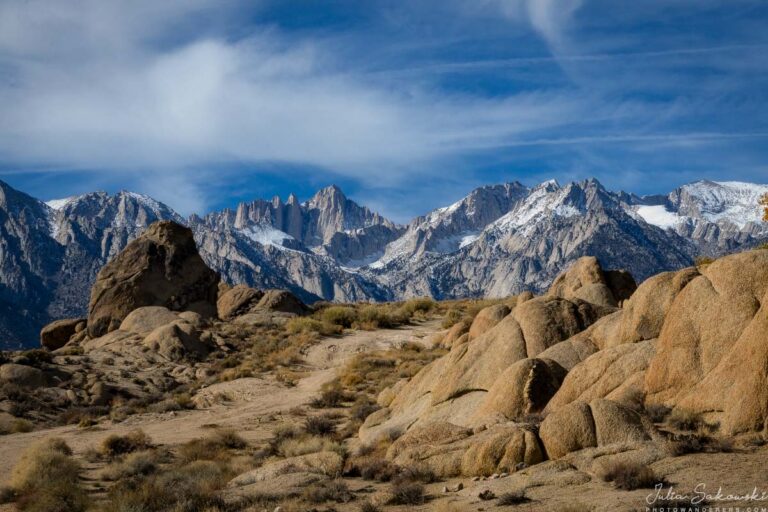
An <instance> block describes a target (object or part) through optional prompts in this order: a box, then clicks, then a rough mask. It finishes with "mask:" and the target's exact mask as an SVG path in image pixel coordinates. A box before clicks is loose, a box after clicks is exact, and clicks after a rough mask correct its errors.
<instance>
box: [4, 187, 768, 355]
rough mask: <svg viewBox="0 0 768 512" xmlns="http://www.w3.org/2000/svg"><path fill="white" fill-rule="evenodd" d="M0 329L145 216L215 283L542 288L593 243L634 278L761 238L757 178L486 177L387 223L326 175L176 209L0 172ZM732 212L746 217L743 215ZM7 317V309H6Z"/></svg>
mask: <svg viewBox="0 0 768 512" xmlns="http://www.w3.org/2000/svg"><path fill="white" fill-rule="evenodd" d="M0 190H2V198H1V200H0V215H2V218H3V231H2V232H1V233H0V234H2V243H3V249H4V250H3V251H0V277H2V282H3V283H4V285H3V288H2V290H0V336H2V337H3V346H6V347H8V346H17V345H25V346H31V345H34V344H36V342H37V340H36V330H37V329H39V327H41V326H42V324H43V323H45V321H47V320H50V319H56V318H62V317H67V316H79V315H80V314H82V312H83V311H84V310H85V306H86V301H87V293H86V292H87V289H88V288H89V287H90V285H91V283H92V282H93V279H94V277H95V275H96V272H98V270H99V269H100V268H101V267H102V266H103V265H104V264H106V262H107V261H109V259H110V258H111V257H113V256H114V255H115V254H117V253H118V252H119V251H120V250H122V248H124V247H125V245H126V244H127V243H128V242H129V241H131V240H133V239H134V238H136V237H137V236H138V235H139V234H140V233H142V232H143V231H144V229H146V227H147V226H149V225H150V224H151V223H152V222H155V221H157V220H174V221H176V222H180V223H183V224H186V225H188V226H189V227H190V228H191V229H192V230H193V233H194V235H195V240H196V242H197V244H198V247H199V249H200V252H201V255H202V256H203V258H204V260H205V261H206V263H207V264H208V265H210V266H211V267H212V268H214V269H215V270H217V271H218V272H220V273H221V274H222V276H223V278H224V279H225V280H226V281H229V282H230V283H233V284H235V283H244V284H248V285H251V286H257V287H261V288H284V289H288V290H291V291H292V292H294V293H296V294H297V295H298V296H299V297H301V298H302V300H305V301H307V302H313V301H317V300H331V301H338V302H352V301H368V300H373V301H382V300H397V299H402V298H407V297H411V296H416V295H428V296H432V297H435V298H440V299H445V298H459V297H480V296H499V295H507V294H512V293H518V292H520V291H523V290H532V291H537V292H538V291H541V290H542V289H545V288H546V287H547V286H548V285H549V284H550V282H551V280H552V279H554V277H555V276H556V275H557V274H558V273H559V272H561V271H562V270H563V268H565V266H567V265H568V264H569V263H571V262H572V261H574V260H575V259H577V258H578V257H580V256H584V255H594V256H597V257H598V259H599V260H601V262H602V263H603V264H605V265H607V266H608V267H611V268H627V269H628V270H630V272H632V273H633V275H635V277H636V278H637V279H639V280H642V279H644V278H645V277H648V276H649V275H652V274H654V273H657V272H660V271H663V270H674V269H677V268H681V267H684V266H688V265H690V264H692V262H693V259H694V258H695V257H697V256H700V255H713V256H715V255H719V254H723V253H726V252H730V251H734V250H739V249H740V248H748V247H751V246H754V245H757V244H758V243H760V242H762V241H765V240H768V226H766V225H765V224H764V223H761V222H758V221H755V220H754V219H759V205H758V204H757V201H756V200H755V198H756V197H759V195H760V194H762V193H764V191H768V186H766V185H756V184H747V183H739V182H711V181H699V182H694V183H691V184H687V185H684V186H682V187H679V188H677V189H675V190H674V191H672V192H670V193H669V194H666V195H652V196H638V195H635V194H631V193H626V192H611V191H609V190H607V189H605V187H603V186H602V184H601V183H600V182H599V181H597V180H596V179H594V178H592V179H588V180H583V181H581V182H571V183H567V184H565V185H560V184H559V183H557V182H556V181H554V180H549V181H546V182H543V183H541V184H538V185H536V186H534V187H527V186H525V185H523V184H521V183H519V182H509V183H502V184H496V185H486V186H482V187H478V188H476V189H474V190H472V191H471V192H470V193H469V194H467V195H466V196H465V197H463V198H461V199H459V200H458V201H455V202H454V203H452V204H451V205H448V206H445V207H442V208H437V209H435V210H432V211H431V212H428V213H427V214H425V215H421V216H418V217H415V218H414V219H413V220H412V221H411V222H409V223H408V224H406V225H398V224H396V223H394V222H392V221H390V220H389V219H386V218H385V217H384V216H382V215H380V214H379V213H377V212H374V211H372V210H370V209H369V208H367V207H365V206H361V205H359V204H357V203H356V202H354V201H352V200H350V199H349V198H347V197H346V195H345V194H344V193H343V191H342V190H341V188H339V187H338V186H335V185H331V186H328V187H325V188H322V189H320V190H319V191H318V192H317V193H316V194H315V195H314V196H313V197H312V198H310V199H308V200H307V201H304V202H299V200H298V198H297V197H296V196H295V195H293V194H291V195H290V196H289V197H288V199H287V200H286V201H283V200H282V199H281V198H279V197H275V198H273V199H272V200H264V199H255V200H253V201H247V202H242V203H240V204H239V205H238V206H237V207H236V208H235V209H230V208H225V209H223V210H219V211H214V212H210V213H208V214H206V215H205V216H202V217H201V216H199V215H194V214H193V215H190V216H189V217H187V218H183V217H182V216H180V215H179V214H178V213H176V212H175V211H173V210H172V209H171V208H170V207H168V206H166V205H164V204H163V203H161V202H159V201H156V200H154V199H153V198H151V197H149V196H146V195H142V194H138V193H134V192H130V191H120V192H117V193H115V194H108V193H106V192H92V193H87V194H83V195H80V196H73V197H69V198H66V199H61V200H52V201H47V202H42V201H39V200H37V199H35V198H33V197H31V196H29V195H27V194H24V193H23V192H20V191H17V190H15V189H13V188H12V187H10V186H9V185H7V184H5V183H2V182H0ZM745 219H747V220H748V221H747V222H743V221H744V220H745ZM19 316H20V317H21V321H16V320H14V319H18V317H19Z"/></svg>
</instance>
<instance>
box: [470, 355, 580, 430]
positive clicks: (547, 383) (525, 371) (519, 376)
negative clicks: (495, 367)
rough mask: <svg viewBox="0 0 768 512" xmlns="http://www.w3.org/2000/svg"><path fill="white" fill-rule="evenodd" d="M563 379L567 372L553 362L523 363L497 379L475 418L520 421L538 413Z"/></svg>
mask: <svg viewBox="0 0 768 512" xmlns="http://www.w3.org/2000/svg"><path fill="white" fill-rule="evenodd" d="M565 375H566V370H565V369H564V368H563V367H562V366H560V365H559V364H557V363H556V362H554V361H552V360H542V359H522V360H520V361H518V362H516V363H515V364H513V365H512V366H510V367H509V368H507V369H506V370H504V372H503V373H502V374H501V375H499V378H498V379H496V382H495V383H494V384H493V386H491V389H489V390H488V393H487V394H486V395H485V397H484V399H483V402H482V404H481V405H480V408H479V409H478V411H477V413H476V417H477V418H478V420H480V419H481V418H485V417H494V416H496V415H501V416H503V417H504V418H505V419H520V418H524V417H525V416H526V415H528V414H532V413H536V412H539V411H541V410H542V409H544V407H545V406H546V405H547V403H548V402H549V400H550V398H552V396H553V395H554V394H555V393H556V392H557V390H558V388H559V387H560V383H561V382H562V381H563V378H565Z"/></svg>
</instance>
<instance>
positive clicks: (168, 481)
mask: <svg viewBox="0 0 768 512" xmlns="http://www.w3.org/2000/svg"><path fill="white" fill-rule="evenodd" d="M229 477H230V475H229V474H228V473H227V472H226V471H225V470H224V469H222V468H221V467H220V466H219V465H217V464H215V463H213V462H210V461H197V462H193V463H190V464H185V465H183V466H180V467H175V468H172V469H169V470H168V471H164V472H160V473H156V474H152V475H149V476H148V477H145V478H128V479H125V480H121V481H120V482H118V483H116V484H115V485H114V486H113V487H112V488H111V489H110V490H109V493H108V496H107V498H108V499H107V502H106V503H104V504H103V505H102V507H101V508H100V511H101V512H132V511H138V510H141V511H144V510H146V511H150V510H151V511H168V512H171V511H173V512H175V511H185V510H189V511H192V510H216V511H219V510H220V511H226V510H230V509H231V507H228V506H227V504H226V503H224V501H223V500H222V499H221V497H219V496H218V492H217V491H219V490H220V489H222V488H223V487H224V486H225V485H226V482H227V480H228V478H229Z"/></svg>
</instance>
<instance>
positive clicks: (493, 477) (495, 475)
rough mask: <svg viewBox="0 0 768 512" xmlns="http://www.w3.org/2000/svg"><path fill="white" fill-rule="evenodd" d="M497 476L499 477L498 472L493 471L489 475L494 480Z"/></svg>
mask: <svg viewBox="0 0 768 512" xmlns="http://www.w3.org/2000/svg"><path fill="white" fill-rule="evenodd" d="M497 478H499V474H498V473H494V474H492V475H491V480H496V479H497Z"/></svg>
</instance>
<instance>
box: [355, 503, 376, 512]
mask: <svg viewBox="0 0 768 512" xmlns="http://www.w3.org/2000/svg"><path fill="white" fill-rule="evenodd" d="M358 510H359V511H360V512H381V508H379V507H377V506H376V505H374V504H373V503H371V502H370V501H367V500H366V501H364V502H362V503H361V504H360V508H359V509H358Z"/></svg>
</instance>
